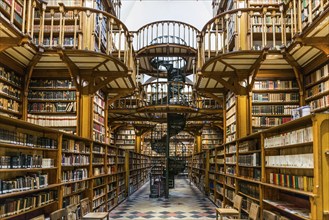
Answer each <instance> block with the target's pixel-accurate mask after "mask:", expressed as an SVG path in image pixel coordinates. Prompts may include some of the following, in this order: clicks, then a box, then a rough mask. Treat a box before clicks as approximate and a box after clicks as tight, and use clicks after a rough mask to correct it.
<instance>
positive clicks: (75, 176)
mask: <svg viewBox="0 0 329 220" xmlns="http://www.w3.org/2000/svg"><path fill="white" fill-rule="evenodd" d="M87 178H88V170H87V169H86V168H80V169H74V170H66V171H63V172H62V182H64V183H65V182H71V181H78V180H84V179H87Z"/></svg>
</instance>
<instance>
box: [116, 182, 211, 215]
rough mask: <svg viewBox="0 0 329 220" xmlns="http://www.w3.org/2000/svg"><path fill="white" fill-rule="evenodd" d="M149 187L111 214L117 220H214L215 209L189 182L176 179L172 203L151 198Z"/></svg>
mask: <svg viewBox="0 0 329 220" xmlns="http://www.w3.org/2000/svg"><path fill="white" fill-rule="evenodd" d="M149 194H150V191H149V184H148V183H147V184H145V185H144V186H143V187H142V188H141V189H139V190H138V191H137V192H135V194H133V195H132V196H130V197H129V198H128V199H127V200H126V201H125V202H123V203H122V204H120V205H119V206H118V207H117V208H115V209H114V210H112V211H111V212H110V219H117V220H129V219H133V220H142V219H144V220H145V219H150V220H163V219H169V220H177V219H185V220H193V219H199V220H213V219H215V218H216V215H215V205H214V204H213V203H211V202H210V201H209V200H208V199H207V198H206V197H205V196H204V195H203V193H201V192H200V191H199V189H198V188H196V187H195V186H194V185H190V184H189V182H188V180H186V179H176V180H175V188H174V189H170V196H169V199H164V198H149Z"/></svg>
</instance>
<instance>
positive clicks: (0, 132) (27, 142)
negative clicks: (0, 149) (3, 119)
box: [0, 128, 58, 149]
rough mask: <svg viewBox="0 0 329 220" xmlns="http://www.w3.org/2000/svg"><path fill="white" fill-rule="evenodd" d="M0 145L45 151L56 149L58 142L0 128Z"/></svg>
mask: <svg viewBox="0 0 329 220" xmlns="http://www.w3.org/2000/svg"><path fill="white" fill-rule="evenodd" d="M0 143H9V144H15V145H24V146H29V147H39V148H47V149H49V148H50V149H57V146H58V142H57V140H55V139H52V138H47V137H39V136H34V135H32V134H26V133H22V132H19V131H9V130H6V129H2V128H0Z"/></svg>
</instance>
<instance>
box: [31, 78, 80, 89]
mask: <svg viewBox="0 0 329 220" xmlns="http://www.w3.org/2000/svg"><path fill="white" fill-rule="evenodd" d="M29 86H30V87H32V88H67V89H71V88H75V86H74V85H73V82H72V81H71V80H67V79H31V81H30V85H29Z"/></svg>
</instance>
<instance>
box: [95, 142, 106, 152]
mask: <svg viewBox="0 0 329 220" xmlns="http://www.w3.org/2000/svg"><path fill="white" fill-rule="evenodd" d="M93 153H98V154H105V147H104V146H102V145H96V144H95V145H94V146H93Z"/></svg>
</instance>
